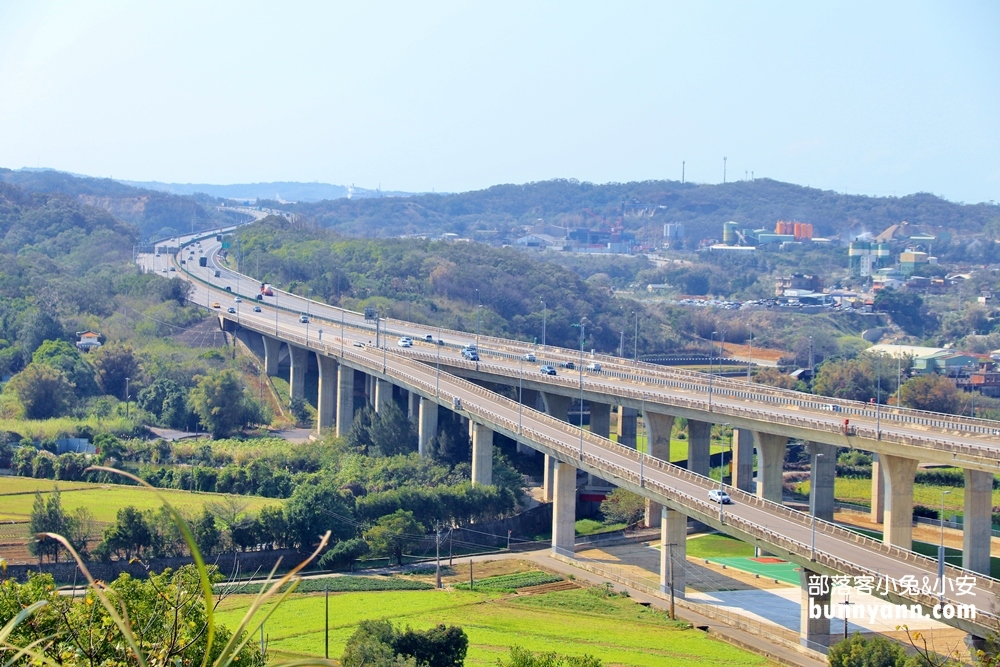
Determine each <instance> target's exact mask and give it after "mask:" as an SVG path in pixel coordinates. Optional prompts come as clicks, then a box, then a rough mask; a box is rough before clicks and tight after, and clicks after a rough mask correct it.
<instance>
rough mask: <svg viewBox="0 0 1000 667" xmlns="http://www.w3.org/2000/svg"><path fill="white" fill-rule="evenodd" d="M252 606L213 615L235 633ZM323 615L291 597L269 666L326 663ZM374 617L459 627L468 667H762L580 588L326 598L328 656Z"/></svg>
mask: <svg viewBox="0 0 1000 667" xmlns="http://www.w3.org/2000/svg"><path fill="white" fill-rule="evenodd" d="M248 604H249V597H247V596H236V597H232V598H229V599H227V600H225V601H223V603H222V605H221V606H220V611H219V613H218V615H217V618H218V619H219V620H220V621H221V622H223V623H225V624H227V625H228V626H229V627H234V626H235V625H236V624H237V622H238V620H239V618H241V617H242V615H243V613H244V611H245V609H246V606H247V605H248ZM323 614H324V603H323V596H322V595H321V594H320V595H293V596H292V597H291V598H289V600H288V601H286V603H285V604H284V605H282V606H281V607H280V608H279V609H278V610H277V611H276V612H275V613H274V615H273V616H272V617H271V619H270V620H269V621H268V622H267V625H266V626H265V631H264V632H265V635H266V636H267V638H268V641H269V647H270V651H271V656H272V659H291V658H304V657H307V656H320V657H322V656H323V648H324V647H323ZM377 618H388V619H390V620H391V621H392V622H393V623H395V624H397V625H400V626H406V625H409V626H412V627H413V628H417V629H426V628H428V627H431V626H433V625H436V624H438V623H444V624H448V625H460V626H462V628H463V629H464V630H465V632H466V634H467V635H468V636H469V653H468V657H467V659H466V662H465V664H466V665H469V667H486V666H490V667H492V666H493V665H495V664H496V661H497V659H498V658H501V657H506V655H507V653H508V651H509V648H510V647H511V646H514V645H520V646H523V647H525V648H527V649H529V650H532V651H556V652H557V653H561V654H566V655H582V654H584V653H589V654H591V655H593V656H595V657H598V658H600V659H601V660H603V661H604V664H606V665H615V666H621V667H630V666H635V667H639V666H642V667H657V666H659V665H669V664H677V663H680V662H684V663H685V664H687V665H689V667H698V666H702V665H704V666H709V665H712V666H715V665H733V666H737V665H765V664H767V661H766V660H765V659H764V658H762V657H760V656H757V655H754V654H752V653H749V652H747V651H743V650H741V649H738V648H736V647H734V646H731V645H729V644H725V643H723V642H719V641H716V640H714V639H711V638H709V637H708V636H707V635H705V634H704V633H702V632H700V631H698V630H689V629H685V628H682V627H679V626H678V625H675V624H673V623H671V621H670V620H669V619H667V618H666V616H665V615H664V614H663V613H660V612H657V611H654V610H650V609H647V608H645V607H642V606H640V605H638V604H635V603H634V602H632V601H631V600H629V599H627V598H620V597H617V596H615V597H605V596H603V595H601V594H600V592H598V591H595V592H591V591H588V590H584V589H578V590H569V591H559V592H553V593H547V594H542V595H530V596H521V597H518V596H511V595H498V594H489V593H482V592H469V591H454V590H444V591H437V590H434V591H402V592H385V593H344V594H341V595H336V596H331V597H330V657H331V658H338V657H340V654H341V653H342V652H343V648H344V644H345V643H346V641H347V638H348V637H350V635H351V634H352V633H353V632H354V630H355V627H356V626H357V623H358V622H359V621H361V620H364V619H377Z"/></svg>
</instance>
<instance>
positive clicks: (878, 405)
mask: <svg viewBox="0 0 1000 667" xmlns="http://www.w3.org/2000/svg"><path fill="white" fill-rule="evenodd" d="M882 357H883V353H882V352H879V355H878V392H877V393H876V394H875V439H876V440H881V439H882Z"/></svg>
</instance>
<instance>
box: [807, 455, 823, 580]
mask: <svg viewBox="0 0 1000 667" xmlns="http://www.w3.org/2000/svg"><path fill="white" fill-rule="evenodd" d="M821 458H823V454H822V453H820V452H817V453H816V459H815V461H813V467H814V468H818V467H819V460H820V459H821ZM810 474H811V475H812V477H813V484H815V483H816V471H815V470H811V471H810ZM812 496H813V498H815V497H816V494H815V493H813V494H812ZM812 505H813V506H812V507H810V508H809V509H810V511H811V514H812V530H811V531H810V532H811V536H810V538H809V546H810V552H811V553H812V555H811V556H810V557H809V559H810V560H816V505H815V503H813V504H812Z"/></svg>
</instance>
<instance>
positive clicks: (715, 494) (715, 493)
mask: <svg viewBox="0 0 1000 667" xmlns="http://www.w3.org/2000/svg"><path fill="white" fill-rule="evenodd" d="M708 499H709V500H711V501H712V502H713V503H721V504H723V505H731V504H732V502H733V499H732V498H730V497H729V494H728V493H726V492H725V491H720V490H719V489H712V490H711V491H709V492H708Z"/></svg>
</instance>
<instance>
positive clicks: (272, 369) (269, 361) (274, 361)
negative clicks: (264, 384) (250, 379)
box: [261, 334, 281, 377]
mask: <svg viewBox="0 0 1000 667" xmlns="http://www.w3.org/2000/svg"><path fill="white" fill-rule="evenodd" d="M261 338H262V339H263V341H264V373H266V374H267V376H268V377H274V376H275V375H277V374H278V353H280V352H281V341H280V340H278V339H277V338H271V337H270V336H264V335H263V334H262V335H261Z"/></svg>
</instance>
